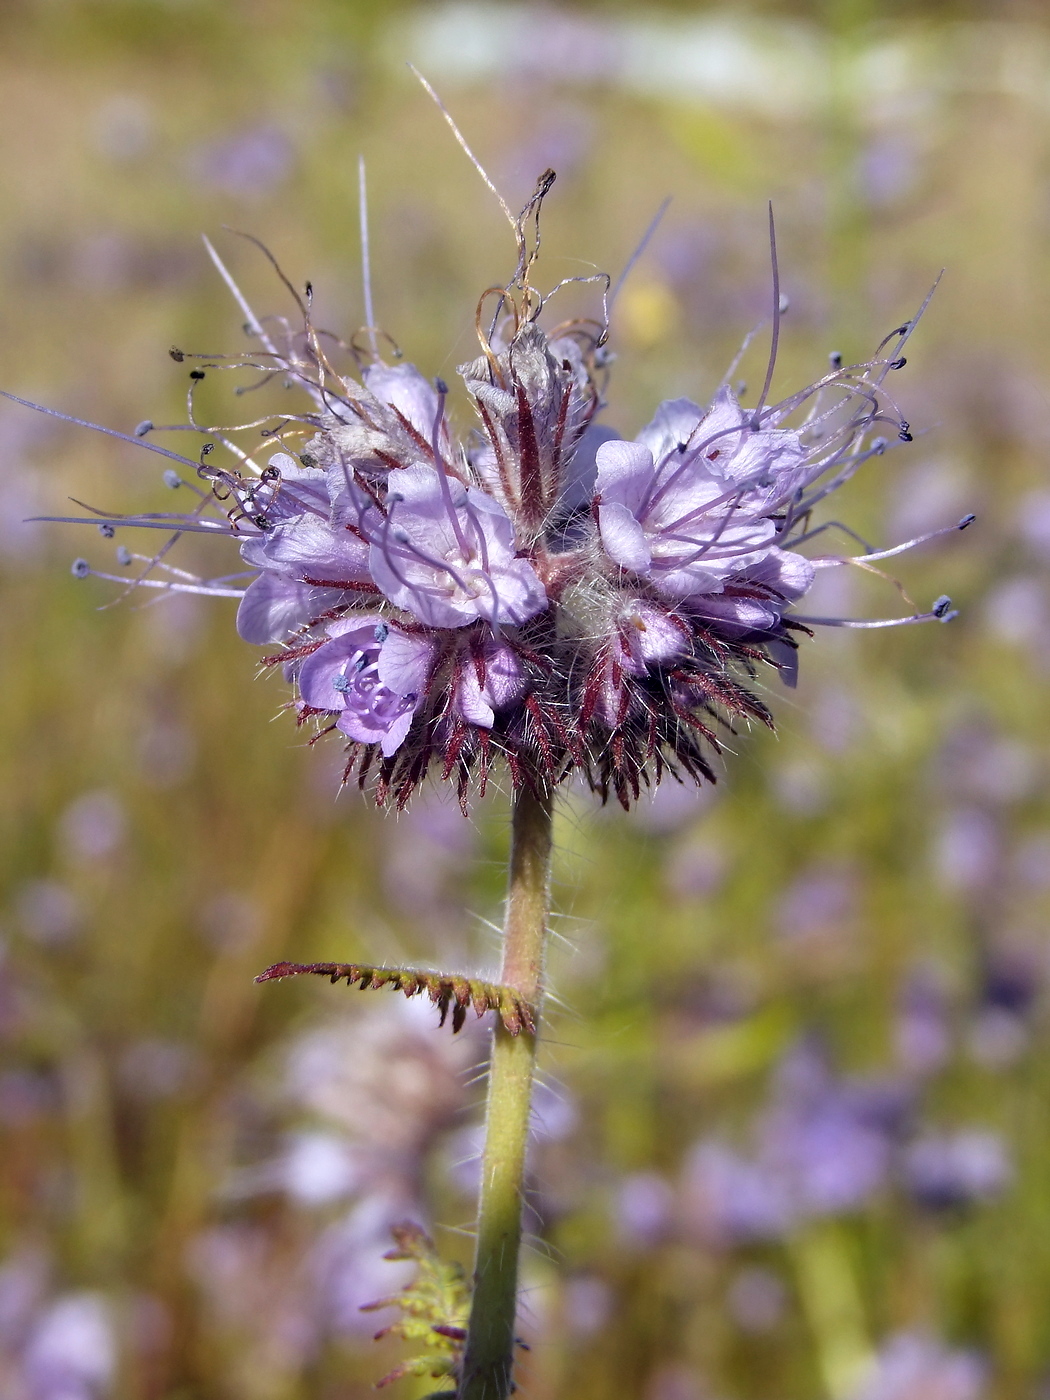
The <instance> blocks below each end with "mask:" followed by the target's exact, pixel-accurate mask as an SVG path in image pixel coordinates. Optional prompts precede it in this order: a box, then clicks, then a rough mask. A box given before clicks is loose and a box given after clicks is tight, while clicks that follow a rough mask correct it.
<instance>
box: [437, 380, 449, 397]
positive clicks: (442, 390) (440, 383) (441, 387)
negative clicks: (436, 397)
mask: <svg viewBox="0 0 1050 1400" xmlns="http://www.w3.org/2000/svg"><path fill="white" fill-rule="evenodd" d="M434 388H435V389H436V390H437V391H438V393H439V394H440V395H441V397H442V398H444V396H445V395H446V394H447V393H448V385H447V384H446V383H445V381H444V380H443V379H442V378H441V377H440V376H439V377H438V378H437V379H435V380H434Z"/></svg>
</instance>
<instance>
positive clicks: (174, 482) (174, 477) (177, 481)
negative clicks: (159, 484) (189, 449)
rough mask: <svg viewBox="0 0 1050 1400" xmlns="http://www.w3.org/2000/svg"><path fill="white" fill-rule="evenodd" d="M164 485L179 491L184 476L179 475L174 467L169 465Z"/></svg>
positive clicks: (171, 489)
mask: <svg viewBox="0 0 1050 1400" xmlns="http://www.w3.org/2000/svg"><path fill="white" fill-rule="evenodd" d="M164 485H165V486H166V487H167V488H168V490H169V491H177V490H178V489H179V487H180V486H181V485H182V477H181V476H179V474H178V472H177V471H176V470H175V469H174V467H169V468H168V469H167V471H166V472H165V473H164Z"/></svg>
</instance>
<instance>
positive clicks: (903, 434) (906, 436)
mask: <svg viewBox="0 0 1050 1400" xmlns="http://www.w3.org/2000/svg"><path fill="white" fill-rule="evenodd" d="M897 436H898V437H899V438H900V440H901V442H914V441H915V438H914V437H913V435H912V434H911V433H909V432H908V431H907V429H906V428H902V429H901V430H900V432H899V433H898V434H897Z"/></svg>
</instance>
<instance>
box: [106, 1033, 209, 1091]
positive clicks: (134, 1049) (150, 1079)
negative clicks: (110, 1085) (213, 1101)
mask: <svg viewBox="0 0 1050 1400" xmlns="http://www.w3.org/2000/svg"><path fill="white" fill-rule="evenodd" d="M199 1069H200V1062H199V1055H198V1052H197V1050H195V1049H194V1047H193V1046H192V1045H188V1044H187V1043H186V1042H184V1041H181V1040H166V1039H163V1038H162V1037H160V1036H146V1037H144V1038H142V1039H140V1040H133V1041H132V1042H131V1043H130V1044H129V1045H128V1046H127V1047H126V1048H125V1049H124V1051H123V1052H122V1054H121V1056H120V1060H119V1062H118V1066H117V1074H118V1079H119V1082H120V1086H121V1088H122V1089H123V1090H124V1092H125V1093H126V1094H127V1095H128V1096H129V1098H134V1099H139V1100H140V1101H143V1102H146V1101H149V1100H151V1099H167V1098H171V1097H173V1096H174V1095H176V1094H179V1093H181V1092H182V1091H183V1090H184V1089H185V1088H187V1087H188V1086H189V1085H190V1084H191V1083H193V1081H194V1079H195V1078H196V1077H197V1074H198V1072H199Z"/></svg>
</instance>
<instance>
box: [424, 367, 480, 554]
mask: <svg viewBox="0 0 1050 1400" xmlns="http://www.w3.org/2000/svg"><path fill="white" fill-rule="evenodd" d="M436 388H437V393H438V406H437V412H436V413H435V414H434V422H433V424H432V425H431V429H430V442H431V446H432V448H433V451H434V467H435V469H436V471H437V475H438V483H439V485H440V487H441V499H442V502H443V503H444V506H445V514H446V515H447V516H448V518H449V521H450V523H451V525H452V533H453V534H454V535H455V537H456V543H457V544H458V545H459V547H460V550H461V551H462V554H463V562H464V563H465V564H468V563H469V562H470V560H471V557H472V556H473V553H474V551H473V550H472V549H471V547H470V545H469V544H468V542H467V537H466V535H465V534H464V533H463V526H462V525H461V524H460V523H459V512H458V511H457V510H456V506H455V503H454V502H453V500H452V487H451V486H450V485H449V480H448V471H447V469H446V467H445V459H444V457H443V456H442V453H441V425H442V423H443V422H444V421H445V399H446V398H447V396H448V385H447V384H446V383H445V381H444V380H443V379H439V380H438V381H437V384H436Z"/></svg>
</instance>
